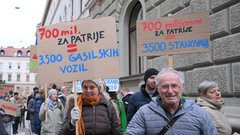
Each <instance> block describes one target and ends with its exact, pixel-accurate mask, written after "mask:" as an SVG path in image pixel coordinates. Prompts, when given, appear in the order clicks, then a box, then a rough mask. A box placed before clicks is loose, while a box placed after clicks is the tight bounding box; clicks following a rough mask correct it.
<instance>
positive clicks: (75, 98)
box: [73, 81, 82, 135]
mask: <svg viewBox="0 0 240 135" xmlns="http://www.w3.org/2000/svg"><path fill="white" fill-rule="evenodd" d="M73 90H74V106H75V107H77V106H78V105H77V97H78V96H77V89H76V81H73ZM80 111H82V110H80ZM78 129H79V127H78V123H77V121H76V123H75V131H76V135H78Z"/></svg>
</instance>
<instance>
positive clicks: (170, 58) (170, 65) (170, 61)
mask: <svg viewBox="0 0 240 135" xmlns="http://www.w3.org/2000/svg"><path fill="white" fill-rule="evenodd" d="M168 67H170V68H173V57H172V55H168Z"/></svg>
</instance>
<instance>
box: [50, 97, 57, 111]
mask: <svg viewBox="0 0 240 135" xmlns="http://www.w3.org/2000/svg"><path fill="white" fill-rule="evenodd" d="M48 99H49V102H48V108H49V109H51V110H54V109H56V108H57V103H56V101H53V100H52V99H50V98H48Z"/></svg>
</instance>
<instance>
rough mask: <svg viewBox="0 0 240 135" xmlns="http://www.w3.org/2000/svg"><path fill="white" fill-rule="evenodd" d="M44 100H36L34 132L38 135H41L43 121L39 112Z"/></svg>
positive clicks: (38, 98) (37, 98)
mask: <svg viewBox="0 0 240 135" xmlns="http://www.w3.org/2000/svg"><path fill="white" fill-rule="evenodd" d="M42 103H44V99H43V98H41V97H40V96H39V97H36V98H35V112H34V132H35V133H36V134H38V135H40V133H41V126H42V125H41V120H40V119H39V111H40V108H41V105H42Z"/></svg>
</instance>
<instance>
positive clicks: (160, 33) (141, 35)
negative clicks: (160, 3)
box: [137, 11, 211, 56]
mask: <svg viewBox="0 0 240 135" xmlns="http://www.w3.org/2000/svg"><path fill="white" fill-rule="evenodd" d="M209 35H210V34H209V12H208V11H206V12H205V11H204V12H198V13H191V14H185V15H174V16H170V17H161V18H159V19H155V20H140V21H137V55H138V56H159V55H171V54H182V53H194V52H208V51H210V48H211V47H210V45H209V42H210V39H209Z"/></svg>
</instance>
